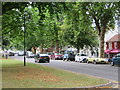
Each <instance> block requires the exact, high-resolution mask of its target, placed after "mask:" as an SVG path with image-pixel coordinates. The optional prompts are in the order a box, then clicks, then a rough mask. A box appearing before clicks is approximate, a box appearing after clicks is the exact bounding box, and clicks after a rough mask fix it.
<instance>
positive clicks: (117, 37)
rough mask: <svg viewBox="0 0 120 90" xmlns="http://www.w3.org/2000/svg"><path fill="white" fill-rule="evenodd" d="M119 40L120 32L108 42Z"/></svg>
mask: <svg viewBox="0 0 120 90" xmlns="http://www.w3.org/2000/svg"><path fill="white" fill-rule="evenodd" d="M115 41H116V42H118V41H120V34H116V35H115V36H113V37H112V38H110V39H109V40H108V41H106V42H115Z"/></svg>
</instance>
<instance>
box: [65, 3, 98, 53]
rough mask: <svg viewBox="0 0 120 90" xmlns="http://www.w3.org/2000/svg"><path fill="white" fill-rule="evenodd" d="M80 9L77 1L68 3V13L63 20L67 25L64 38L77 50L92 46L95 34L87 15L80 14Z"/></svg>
mask: <svg viewBox="0 0 120 90" xmlns="http://www.w3.org/2000/svg"><path fill="white" fill-rule="evenodd" d="M80 10H81V8H80V7H79V4H78V3H70V4H68V11H67V14H68V15H66V17H65V18H66V19H65V22H64V23H65V25H66V24H67V26H68V27H67V28H66V30H65V33H64V40H65V41H66V42H68V43H69V44H70V45H72V46H74V47H75V48H77V51H78V52H79V49H80V48H83V47H84V46H94V44H95V43H94V41H96V34H95V32H94V31H93V29H92V27H91V22H90V21H88V16H87V15H86V16H84V15H83V14H81V11H80Z"/></svg>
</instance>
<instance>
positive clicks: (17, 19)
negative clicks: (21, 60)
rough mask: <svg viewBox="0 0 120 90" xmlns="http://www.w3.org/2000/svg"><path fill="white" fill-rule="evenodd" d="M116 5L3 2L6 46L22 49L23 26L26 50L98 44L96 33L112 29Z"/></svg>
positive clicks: (107, 3)
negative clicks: (34, 47)
mask: <svg viewBox="0 0 120 90" xmlns="http://www.w3.org/2000/svg"><path fill="white" fill-rule="evenodd" d="M6 5H10V6H11V7H10V6H9V7H6ZM118 8H119V4H118V3H109V2H106V3H98V2H91V3H90V2H71V3H70V2H61V3H58V2H36V3H32V4H30V3H3V11H4V12H3V15H2V17H3V20H2V23H3V27H2V35H3V40H4V42H5V41H6V40H7V44H6V45H7V46H9V47H16V48H19V49H21V48H23V45H24V30H23V27H24V25H25V38H26V49H30V48H31V47H33V46H36V47H38V46H40V47H41V48H48V47H51V46H55V47H56V49H59V48H60V47H63V46H66V45H71V46H74V47H75V48H77V49H80V48H83V47H84V46H90V47H93V46H95V45H96V44H98V39H97V38H98V37H97V34H98V35H100V34H101V32H102V33H105V32H106V31H107V30H109V29H110V28H114V24H115V22H114V21H115V19H116V17H115V16H117V17H118V14H117V13H118V10H119V9H118ZM24 20H25V22H24ZM93 23H94V24H95V28H97V30H96V31H95V30H94V28H93V26H92V24H93ZM103 28H104V30H103ZM97 31H98V32H97Z"/></svg>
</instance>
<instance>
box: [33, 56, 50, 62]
mask: <svg viewBox="0 0 120 90" xmlns="http://www.w3.org/2000/svg"><path fill="white" fill-rule="evenodd" d="M34 59H35V62H38V63H40V62H48V63H49V62H50V58H49V56H48V55H47V54H37V55H35V56H34Z"/></svg>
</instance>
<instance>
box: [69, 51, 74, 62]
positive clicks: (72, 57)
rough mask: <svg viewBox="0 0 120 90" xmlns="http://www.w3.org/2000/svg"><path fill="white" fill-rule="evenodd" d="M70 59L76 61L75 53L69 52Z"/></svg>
mask: <svg viewBox="0 0 120 90" xmlns="http://www.w3.org/2000/svg"><path fill="white" fill-rule="evenodd" d="M68 60H70V61H75V54H73V53H69V54H68Z"/></svg>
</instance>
